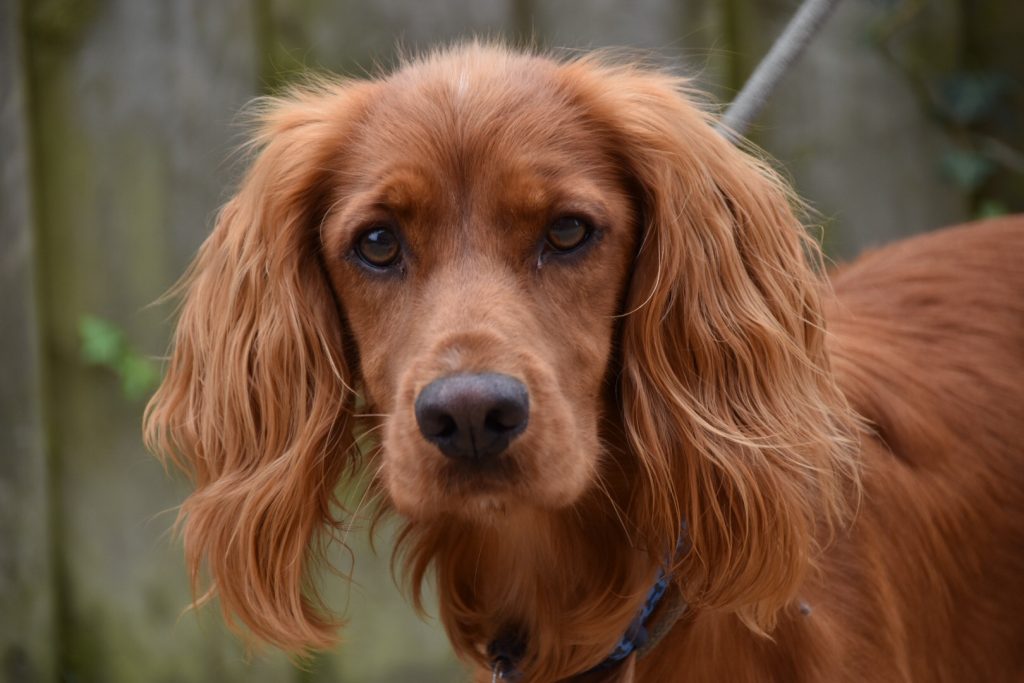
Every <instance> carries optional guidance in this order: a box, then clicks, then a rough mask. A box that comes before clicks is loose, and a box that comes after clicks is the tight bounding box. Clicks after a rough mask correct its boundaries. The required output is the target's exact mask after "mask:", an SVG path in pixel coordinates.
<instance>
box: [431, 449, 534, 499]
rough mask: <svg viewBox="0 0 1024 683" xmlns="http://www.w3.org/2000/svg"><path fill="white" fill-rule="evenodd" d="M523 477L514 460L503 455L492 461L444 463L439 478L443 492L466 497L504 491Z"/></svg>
mask: <svg viewBox="0 0 1024 683" xmlns="http://www.w3.org/2000/svg"><path fill="white" fill-rule="evenodd" d="M522 474H523V473H522V468H521V467H520V465H519V463H518V462H517V460H516V459H515V458H514V457H512V456H511V455H510V454H508V453H504V454H502V455H500V456H498V457H497V458H491V459H477V460H462V461H456V462H447V463H445V464H444V465H443V466H442V467H441V468H440V471H439V472H438V478H439V481H440V485H441V487H442V489H444V491H445V492H447V493H448V494H450V495H454V496H458V497H460V498H465V497H469V496H473V495H493V494H498V493H502V492H506V491H508V490H509V489H512V488H515V486H516V485H517V484H519V483H520V482H521V481H522Z"/></svg>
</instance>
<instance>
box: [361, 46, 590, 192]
mask: <svg viewBox="0 0 1024 683" xmlns="http://www.w3.org/2000/svg"><path fill="white" fill-rule="evenodd" d="M557 69H558V65H557V64H555V63H554V62H551V61H549V60H545V59H539V58H524V57H521V56H520V57H519V58H518V59H511V58H510V59H508V60H506V61H503V62H498V63H495V59H494V58H493V56H492V58H491V59H488V60H483V61H473V60H469V59H465V58H462V59H455V58H451V59H446V60H438V61H436V62H432V61H427V62H425V63H418V64H416V65H414V66H411V67H408V68H406V69H402V70H399V71H398V72H396V73H395V74H393V75H392V76H391V77H389V78H387V79H385V80H384V81H382V82H381V84H380V88H379V89H378V90H377V93H376V96H375V97H374V98H373V101H372V102H371V104H370V107H369V110H368V112H367V115H366V116H365V118H364V120H363V125H362V126H361V127H360V129H361V130H360V132H361V135H360V138H361V142H362V145H361V147H362V151H363V152H364V154H366V155H367V156H371V157H377V158H391V159H395V158H410V157H415V158H416V159H419V160H421V161H432V162H434V164H435V165H436V166H438V167H439V168H438V170H439V171H449V172H463V173H465V172H468V171H469V170H472V171H478V170H480V169H482V168H485V167H487V166H488V165H490V164H493V163H494V162H495V161H496V160H512V161H515V160H517V159H518V160H519V162H520V163H522V162H523V161H524V160H527V159H536V160H537V161H538V163H540V164H546V165H548V166H552V165H556V164H559V163H562V162H563V161H564V160H565V159H567V158H571V157H572V155H571V154H568V155H567V152H570V151H572V150H573V149H578V147H579V145H580V142H581V140H580V139H579V138H580V136H581V133H582V129H583V128H584V127H585V126H584V125H583V118H584V114H583V111H582V108H581V107H580V106H579V105H578V104H577V103H575V102H574V101H573V98H572V97H571V94H570V93H567V92H566V91H565V89H564V87H563V85H562V83H561V82H560V79H558V78H557V76H556V73H557Z"/></svg>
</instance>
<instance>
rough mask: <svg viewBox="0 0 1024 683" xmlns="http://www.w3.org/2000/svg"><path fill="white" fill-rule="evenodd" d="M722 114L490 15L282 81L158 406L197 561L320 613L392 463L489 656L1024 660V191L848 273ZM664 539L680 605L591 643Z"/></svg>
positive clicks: (658, 662) (996, 673)
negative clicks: (416, 51)
mask: <svg viewBox="0 0 1024 683" xmlns="http://www.w3.org/2000/svg"><path fill="white" fill-rule="evenodd" d="M711 124H712V119H711V117H709V116H708V115H706V114H703V113H701V112H700V111H699V110H698V109H696V108H695V107H694V106H692V104H690V103H689V102H688V100H687V99H686V97H685V85H684V84H682V83H681V82H680V81H679V80H678V79H674V78H672V77H669V76H666V75H664V74H661V73H658V72H655V71H650V70H646V69H642V68H637V67H634V66H629V65H626V66H617V65H611V64H606V63H602V62H601V61H600V59H593V58H582V59H576V60H572V61H567V62H556V61H553V60H549V59H544V58H538V57H533V56H527V55H521V54H516V53H511V52H508V51H506V50H502V49H498V48H487V47H480V46H478V45H470V46H465V47H462V48H457V49H453V50H450V51H447V52H444V53H440V54H436V55H432V56H430V57H429V58H426V59H423V60H420V61H418V62H414V63H412V64H410V65H408V66H406V67H405V68H403V69H401V70H399V71H397V72H396V73H394V74H392V75H390V76H388V77H386V78H382V79H380V80H377V81H371V82H364V83H349V84H343V85H337V84H334V85H325V86H322V87H320V88H318V89H314V90H308V91H305V92H300V93H297V94H295V95H294V96H293V97H292V98H290V99H286V100H281V101H278V102H276V103H272V105H271V106H270V107H269V108H268V109H267V111H266V113H265V116H264V118H263V128H262V130H261V132H260V135H259V137H258V142H259V143H260V144H261V146H262V151H261V152H260V156H259V158H258V159H257V160H256V161H255V163H254V164H253V166H252V168H251V170H250V171H249V174H248V176H247V178H246V180H245V182H244V183H243V186H242V188H241V190H240V191H239V193H238V195H237V196H236V197H235V198H234V199H233V200H232V201H231V202H230V203H229V205H228V206H227V207H226V208H225V209H224V211H223V213H222V215H221V217H220V219H219V221H218V226H217V229H216V230H215V231H214V234H213V236H212V237H211V238H210V239H209V240H208V242H207V243H206V244H205V245H204V247H203V249H202V251H201V253H200V255H199V257H198V258H197V261H196V264H195V266H194V268H193V270H192V272H191V274H190V276H189V279H188V280H187V282H186V285H187V298H186V302H185V306H184V308H183V311H182V317H181V321H180V323H179V327H178V333H177V337H176V341H175V350H174V355H173V357H172V361H171V365H170V368H169V371H168V376H167V378H166V380H165V382H164V384H163V386H162V387H161V389H160V391H159V392H158V393H157V395H156V396H155V397H154V399H153V402H152V403H151V405H150V408H149V411H148V415H147V423H148V436H149V439H150V443H151V445H152V446H153V447H154V448H155V449H156V450H158V451H160V452H162V453H164V454H167V455H168V456H170V457H172V458H173V459H175V461H176V462H178V463H179V464H180V465H181V466H182V467H183V468H184V469H185V470H186V471H187V472H189V473H190V475H191V476H192V478H193V480H194V483H195V485H196V491H195V493H194V494H193V495H192V496H191V497H190V498H189V500H188V501H186V503H185V505H184V506H183V508H182V519H183V520H184V535H185V544H186V552H187V555H188V558H189V564H190V567H191V570H192V577H193V581H197V582H198V581H199V579H200V570H201V568H202V567H206V568H207V569H208V571H209V574H210V578H211V579H212V586H211V589H212V590H214V591H216V592H217V594H218V595H219V597H220V599H221V602H222V606H223V609H224V610H225V613H226V615H227V616H228V617H229V618H233V617H237V618H238V619H240V620H241V621H242V622H243V623H244V624H245V625H246V626H248V627H249V629H251V631H252V632H253V634H254V635H255V636H257V637H258V638H260V639H263V640H266V641H269V642H272V643H274V644H277V645H280V646H281V647H284V648H285V649H289V650H293V651H294V650H300V651H301V650H303V649H305V648H309V647H326V646H328V645H329V644H330V643H331V642H332V639H333V637H334V632H335V629H336V624H335V622H334V621H333V620H332V619H331V618H330V616H329V614H328V613H327V612H326V611H325V609H324V607H323V605H322V604H320V603H319V602H318V600H317V599H316V597H315V594H314V593H312V592H311V591H310V588H309V575H310V572H311V568H312V567H313V566H314V565H315V563H316V561H317V559H318V558H319V557H320V554H319V551H320V550H321V549H322V544H321V543H320V542H319V541H320V540H321V539H322V536H321V532H322V529H323V528H325V527H327V528H336V527H337V526H338V525H339V522H338V521H337V520H336V508H335V506H334V503H335V500H334V490H335V487H336V485H337V484H338V482H339V481H340V480H341V478H342V476H343V475H344V474H345V473H346V472H348V471H351V470H354V469H356V468H361V467H367V466H368V467H370V468H372V471H373V472H374V473H375V476H374V477H373V483H372V485H371V486H372V489H373V491H372V492H371V495H379V497H380V498H381V499H382V500H381V503H380V511H381V512H390V511H397V512H398V513H400V514H401V515H402V516H403V518H404V520H405V526H404V528H403V532H402V535H401V538H400V552H401V560H402V564H403V567H404V569H405V570H406V576H407V578H408V580H409V582H410V585H411V587H412V590H413V595H414V599H416V600H417V601H418V595H419V589H420V586H421V585H422V583H423V580H424V578H425V576H426V575H427V574H428V573H433V575H434V576H435V577H436V584H437V589H438V596H439V604H440V612H441V619H442V621H443V623H444V626H445V628H446V629H447V631H448V634H449V636H450V638H451V640H452V643H453V646H454V647H455V649H456V651H457V653H458V654H459V655H460V657H462V658H463V659H465V660H467V661H469V662H473V663H474V664H475V665H477V666H478V667H479V671H480V675H481V677H482V678H484V679H487V678H488V677H489V676H490V675H491V671H492V667H493V666H494V665H495V662H496V661H497V662H498V666H499V667H500V668H501V669H502V670H503V671H507V669H509V668H515V669H518V671H519V673H520V674H521V676H522V679H523V680H531V681H541V682H549V681H556V680H564V679H570V678H574V677H575V678H578V679H579V680H597V679H606V680H607V679H618V680H630V679H634V678H635V679H636V680H641V681H674V680H687V681H700V680H709V681H723V680H728V681H742V680H750V681H763V680H777V681H799V680H806V681H842V680H849V681H860V680H879V681H882V680H885V681H890V680H891V681H922V680H928V681H932V680H949V681H956V680H971V679H974V680H994V681H995V680H1019V679H1020V677H1021V675H1024V668H1022V667H1024V654H1022V649H1024V648H1021V647H1020V646H1021V645H1022V639H1024V616H1022V615H1024V597H1022V596H1024V485H1022V482H1024V464H1022V463H1024V458H1022V457H1021V445H1020V444H1021V438H1022V436H1024V400H1022V398H1021V397H1022V396H1024V391H1022V384H1024V299H1022V296H1021V294H1022V293H1024V270H1022V269H1021V268H1020V266H1019V263H1020V260H1021V257H1020V254H1021V253H1024V222H1022V221H1020V220H1019V219H1006V220H1004V221H1001V222H998V223H993V224H991V225H982V226H976V227H971V228H964V229H959V230H955V231H949V232H945V233H941V234H937V235H934V236H928V237H922V238H918V239H915V240H911V241H908V242H905V243H903V244H901V245H898V246H896V247H890V248H888V249H885V250H882V251H880V252H878V253H876V254H874V255H871V256H868V257H866V258H864V259H862V260H861V261H859V262H857V263H856V264H854V265H852V266H850V267H848V268H846V269H844V270H842V271H840V272H839V273H838V275H837V276H836V278H835V288H834V290H835V291H834V293H833V292H832V290H831V289H829V288H827V287H825V286H824V285H823V282H822V280H821V278H820V277H819V275H818V274H817V273H816V272H815V270H814V269H813V268H812V267H811V263H809V258H808V257H811V258H810V261H813V260H814V258H813V257H814V254H815V253H816V251H815V250H816V245H813V244H811V243H809V242H808V241H807V239H806V235H804V233H803V231H802V227H801V225H800V224H799V222H798V221H797V220H796V218H795V217H794V214H793V212H792V208H791V197H790V195H789V192H788V190H787V189H786V187H785V185H784V183H782V181H781V180H779V178H778V177H777V176H776V175H775V174H774V173H772V172H771V171H770V170H769V169H768V168H767V167H766V166H765V165H764V164H763V163H761V162H759V161H757V160H755V159H753V158H751V157H750V156H747V155H744V154H743V153H741V152H739V151H738V150H736V149H734V148H733V147H732V146H731V145H730V144H729V143H728V142H726V141H725V140H724V139H722V138H721V137H720V136H719V135H718V134H717V133H716V132H715V131H714V130H713V128H712V126H711ZM826 327H827V332H826ZM353 387H358V389H359V390H360V393H361V395H362V399H363V403H364V406H365V407H364V408H362V409H361V412H360V411H357V408H356V406H357V402H356V399H355V391H354V389H353ZM357 418H358V419H359V420H361V421H362V422H363V426H364V429H366V430H368V431H374V432H375V435H376V437H378V438H379V445H380V447H379V448H378V449H376V450H375V452H374V453H372V454H371V456H370V458H369V462H368V463H367V462H366V459H364V458H359V457H358V454H357V453H356V450H357V447H356V445H355V444H356V432H357V431H358V430H357V429H356V428H355V427H354V424H355V422H356V419H357ZM662 570H664V571H665V572H667V573H668V575H669V577H670V581H671V587H670V588H669V593H670V594H672V595H675V596H676V597H678V596H682V597H683V598H685V600H686V601H687V602H688V603H689V608H688V610H687V611H686V612H685V613H684V614H683V615H682V617H681V618H679V619H678V621H673V620H672V619H671V618H670V617H669V616H667V615H668V614H669V612H670V610H669V608H668V607H666V606H665V605H664V604H663V605H662V606H660V607H659V608H657V609H655V611H654V614H653V615H652V617H651V621H650V622H649V623H648V624H647V626H649V627H652V628H653V625H654V624H657V625H658V627H659V629H660V628H664V627H671V629H670V631H669V632H668V634H667V635H666V636H665V637H664V638H663V639H662V640H661V641H660V642H659V643H657V644H656V645H655V646H653V647H652V648H651V649H650V650H649V651H647V652H645V653H644V656H643V657H639V656H638V655H637V654H635V653H634V654H630V655H628V656H626V657H625V658H624V659H623V660H622V661H618V662H616V663H614V664H612V665H609V666H605V667H603V668H600V670H598V671H595V672H593V673H586V672H588V671H590V670H592V669H593V668H594V667H595V666H599V665H601V663H602V662H603V661H604V660H605V658H606V657H607V656H608V654H609V653H610V652H611V650H612V649H613V648H614V647H615V645H616V643H617V642H618V641H619V639H620V637H622V635H623V634H624V633H625V632H626V631H627V629H628V627H629V626H630V624H631V622H632V621H633V620H634V617H635V616H636V615H637V613H638V611H639V610H640V607H641V606H642V605H643V604H644V602H645V600H646V597H647V594H648V591H649V589H650V587H651V585H652V583H653V582H654V581H655V577H656V576H657V575H658V574H659V571H662ZM808 610H809V611H808ZM581 674H584V676H583V677H582V678H580V675H581Z"/></svg>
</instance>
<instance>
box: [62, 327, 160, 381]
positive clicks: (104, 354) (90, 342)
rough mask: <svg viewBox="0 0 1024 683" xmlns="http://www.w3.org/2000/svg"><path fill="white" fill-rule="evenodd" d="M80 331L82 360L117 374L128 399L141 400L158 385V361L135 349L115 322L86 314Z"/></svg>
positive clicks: (79, 328)
mask: <svg viewBox="0 0 1024 683" xmlns="http://www.w3.org/2000/svg"><path fill="white" fill-rule="evenodd" d="M78 334H79V337H80V339H81V356H82V360H83V361H85V362H86V363H88V364H89V365H94V366H98V367H102V368H106V369H107V370H110V371H111V372H113V373H114V374H116V375H117V376H118V378H120V380H121V391H122V392H123V393H124V395H125V397H126V398H128V399H129V400H132V401H137V400H139V399H141V398H143V397H145V395H146V394H148V393H149V392H150V390H152V389H153V388H154V387H156V385H157V382H158V381H159V380H160V371H159V370H158V369H157V366H156V363H154V362H153V361H151V360H150V359H148V358H146V357H144V356H141V355H139V354H138V353H137V352H136V351H135V350H134V349H132V348H131V346H129V345H128V342H127V341H126V340H125V336H124V333H123V332H122V331H121V329H120V328H118V327H117V326H116V325H115V324H114V323H112V322H110V321H109V320H104V319H103V318H100V317H97V316H94V315H83V316H82V317H81V318H80V319H79V321H78Z"/></svg>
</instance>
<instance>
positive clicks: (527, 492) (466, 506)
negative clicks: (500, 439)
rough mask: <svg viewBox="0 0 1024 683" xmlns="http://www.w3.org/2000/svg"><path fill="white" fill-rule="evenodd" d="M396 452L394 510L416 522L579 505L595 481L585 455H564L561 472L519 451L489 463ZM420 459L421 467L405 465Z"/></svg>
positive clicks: (390, 483) (496, 517) (391, 467)
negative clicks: (526, 456)
mask: <svg viewBox="0 0 1024 683" xmlns="http://www.w3.org/2000/svg"><path fill="white" fill-rule="evenodd" d="M393 455H395V456H396V457H392V458H389V457H388V454H387V452H386V451H385V456H384V466H383V468H382V470H381V473H382V476H383V479H384V483H385V488H386V490H387V492H388V494H389V496H390V498H391V501H392V503H393V505H394V507H395V509H396V510H397V511H398V512H399V513H400V514H402V515H404V516H406V517H408V518H411V519H417V520H428V519H436V518H440V517H444V518H453V517H454V518H458V519H461V520H463V521H468V522H471V523H482V524H492V523H495V522H499V521H501V520H505V519H512V518H515V517H517V516H518V515H519V513H521V512H523V511H525V510H531V509H532V510H558V509H562V508H566V507H569V506H571V505H573V504H574V503H576V501H578V500H579V499H580V497H581V496H582V495H583V493H584V492H585V491H586V489H587V486H588V485H589V483H590V479H591V477H590V470H591V468H590V467H589V466H588V465H587V464H586V458H585V456H584V454H583V453H574V454H565V453H562V454H560V456H561V458H560V460H561V462H560V467H558V468H556V471H551V469H549V468H544V467H536V466H535V463H527V462H525V461H526V460H528V458H525V457H523V454H517V453H516V452H515V450H513V451H511V452H509V453H506V454H503V455H501V456H500V457H499V458H498V459H497V460H494V461H491V462H484V463H481V462H475V461H469V462H459V461H452V460H441V459H440V458H439V457H438V455H437V454H436V453H430V452H426V453H417V454H411V453H410V454H408V457H402V456H399V455H398V454H393ZM403 455H404V454H403ZM417 461H418V463H419V466H416V467H411V468H403V466H402V463H403V462H404V463H409V462H417ZM567 461H574V462H573V464H571V465H570V464H569V463H568V462H567ZM531 464H532V465H534V466H532V467H531V466H529V465H531Z"/></svg>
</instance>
